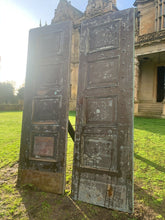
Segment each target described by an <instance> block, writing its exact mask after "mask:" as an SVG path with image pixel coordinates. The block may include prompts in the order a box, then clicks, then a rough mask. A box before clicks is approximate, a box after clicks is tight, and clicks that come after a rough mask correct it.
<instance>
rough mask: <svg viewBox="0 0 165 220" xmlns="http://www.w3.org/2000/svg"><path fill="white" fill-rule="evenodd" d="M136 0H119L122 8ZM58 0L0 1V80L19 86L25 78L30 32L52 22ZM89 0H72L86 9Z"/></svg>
mask: <svg viewBox="0 0 165 220" xmlns="http://www.w3.org/2000/svg"><path fill="white" fill-rule="evenodd" d="M134 1H135V0H117V7H118V9H119V10H123V9H126V8H130V7H133V3H134ZM58 2H59V0H0V82H6V81H10V82H11V81H14V82H15V86H16V87H17V88H19V87H21V86H22V84H24V81H25V75H26V62H27V48H28V33H29V30H30V29H32V28H35V27H39V23H40V20H41V23H42V25H44V24H45V22H46V23H47V24H48V25H49V24H50V23H51V19H52V18H53V17H54V10H55V9H56V7H57V5H58ZM87 3H88V0H83V1H80V0H71V4H72V5H73V6H74V7H76V8H78V9H79V10H81V11H83V12H84V11H85V8H86V6H87Z"/></svg>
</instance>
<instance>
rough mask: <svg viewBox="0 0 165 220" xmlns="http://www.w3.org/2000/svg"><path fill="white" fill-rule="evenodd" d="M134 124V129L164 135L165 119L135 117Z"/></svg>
mask: <svg viewBox="0 0 165 220" xmlns="http://www.w3.org/2000/svg"><path fill="white" fill-rule="evenodd" d="M134 122H135V123H134V124H135V125H134V128H135V129H139V130H145V131H149V132H152V133H157V134H161V135H165V119H156V118H140V117H135V118H134Z"/></svg>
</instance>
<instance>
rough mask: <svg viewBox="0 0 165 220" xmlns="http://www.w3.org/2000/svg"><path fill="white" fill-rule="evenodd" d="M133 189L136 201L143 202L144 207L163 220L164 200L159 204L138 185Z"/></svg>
mask: <svg viewBox="0 0 165 220" xmlns="http://www.w3.org/2000/svg"><path fill="white" fill-rule="evenodd" d="M134 187H135V197H136V199H138V200H140V201H143V202H144V204H145V205H146V206H149V207H150V208H151V209H152V210H154V211H155V212H156V213H158V214H160V215H162V217H163V218H165V200H163V201H161V202H160V201H158V200H157V199H156V198H154V197H153V196H151V195H149V194H148V193H147V192H146V190H144V189H142V188H140V187H139V186H138V185H136V184H135V185H134Z"/></svg>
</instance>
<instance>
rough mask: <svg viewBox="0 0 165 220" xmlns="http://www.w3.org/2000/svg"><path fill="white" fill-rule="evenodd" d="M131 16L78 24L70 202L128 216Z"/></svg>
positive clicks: (113, 15)
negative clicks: (74, 133)
mask: <svg viewBox="0 0 165 220" xmlns="http://www.w3.org/2000/svg"><path fill="white" fill-rule="evenodd" d="M133 50H134V10H133V9H128V10H124V11H119V12H115V13H108V14H105V15H103V16H98V17H95V18H92V19H90V20H86V21H84V22H83V23H82V27H81V45H80V68H79V84H78V100H77V119H76V136H75V152H74V166H73V167H74V168H73V180H72V197H73V198H74V199H75V200H81V201H84V202H88V203H91V204H95V205H99V206H103V207H107V208H114V209H117V210H121V211H126V212H132V210H133V60H134V54H133Z"/></svg>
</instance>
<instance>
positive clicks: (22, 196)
mask: <svg viewBox="0 0 165 220" xmlns="http://www.w3.org/2000/svg"><path fill="white" fill-rule="evenodd" d="M21 119H22V113H21V112H0V219H60V220H61V219H62V220H63V219H82V220H83V219H95V220H97V219H100V217H99V216H102V215H103V214H102V213H104V216H106V215H107V216H111V218H110V217H109V218H108V217H107V218H102V217H101V219H116V220H118V219H121V220H124V219H132V220H133V219H149V220H150V219H151V220H152V219H165V120H164V119H146V118H135V130H134V151H135V164H134V170H135V172H134V178H135V214H134V215H127V214H122V213H119V212H116V211H111V210H106V209H103V208H100V207H95V206H91V205H84V203H82V204H81V203H80V202H77V203H76V204H77V205H76V206H80V207H81V208H82V209H83V210H84V211H83V212H81V213H80V215H78V216H76V217H75V218H74V217H73V216H72V212H71V211H68V212H66V215H67V216H68V218H67V217H66V218H56V217H54V215H55V214H53V213H55V212H56V213H58V212H59V210H60V208H59V207H61V206H62V204H63V203H66V200H67V198H69V197H68V195H69V191H70V185H71V175H72V161H73V142H72V140H71V138H70V136H68V151H67V152H68V154H67V172H66V191H67V194H66V195H65V196H64V197H57V196H56V197H55V195H54V197H53V196H52V195H51V194H46V193H39V192H36V193H35V194H34V193H31V191H29V189H21V190H20V189H18V188H16V178H17V162H18V158H19V146H20V135H21V123H22V120H21ZM70 120H71V123H72V124H73V125H75V113H74V112H70ZM13 168H14V171H13ZM30 196H31V197H30ZM34 196H35V198H34ZM52 198H54V200H53V199H52ZM54 201H56V205H55V204H54V203H55V202H54ZM36 203H37V205H38V204H39V205H38V206H39V207H40V211H39V212H38V215H37V217H34V214H33V208H32V207H36V206H37V205H36ZM38 206H37V207H38ZM55 208H58V211H57V210H54V209H55ZM29 213H30V214H29ZM74 213H75V211H74ZM84 213H86V214H84ZM31 215H32V217H31ZM59 215H60V214H59ZM73 215H74V214H73ZM146 215H147V216H149V217H148V218H146ZM39 216H41V217H39ZM50 216H53V217H50ZM80 216H81V218H80Z"/></svg>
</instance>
